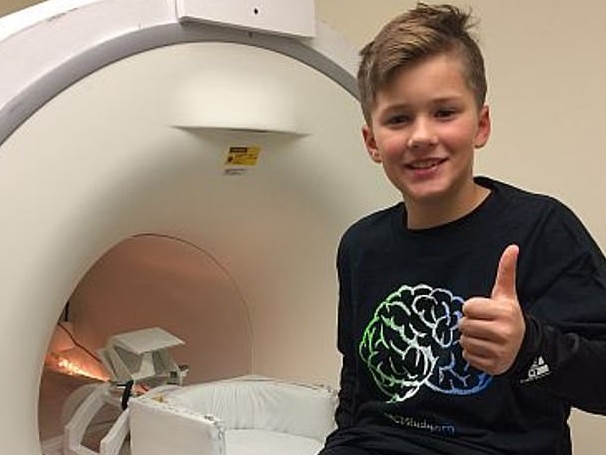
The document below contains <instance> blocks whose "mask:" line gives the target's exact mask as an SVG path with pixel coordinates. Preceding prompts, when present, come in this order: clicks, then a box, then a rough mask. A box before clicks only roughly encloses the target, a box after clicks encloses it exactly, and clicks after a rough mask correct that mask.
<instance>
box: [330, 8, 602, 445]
mask: <svg viewBox="0 0 606 455" xmlns="http://www.w3.org/2000/svg"><path fill="white" fill-rule="evenodd" d="M470 27H471V25H470V17H469V14H467V13H465V12H463V11H461V10H459V9H457V8H455V7H453V6H449V5H442V6H429V5H425V4H419V5H417V7H416V8H414V9H413V10H411V11H409V12H407V13H405V14H403V15H401V16H399V17H397V18H395V19H394V20H393V21H392V22H390V23H389V24H387V25H386V26H385V27H384V28H383V30H382V31H381V32H380V33H379V34H378V35H377V37H376V38H375V40H374V41H373V42H371V43H370V44H368V45H367V46H366V47H365V48H364V49H363V50H362V52H361V56H362V61H361V64H360V69H359V72H358V83H359V88H360V95H361V104H362V110H363V113H364V117H365V121H366V125H365V126H364V127H363V137H364V142H365V144H366V148H367V150H368V153H369V155H370V158H371V159H372V160H373V161H374V162H376V163H380V164H381V165H382V166H383V169H384V172H385V174H386V176H387V178H389V180H390V181H391V182H392V183H393V185H394V186H395V187H396V188H397V189H398V190H399V191H400V192H401V193H402V197H403V203H400V204H398V205H396V206H394V207H391V208H388V209H385V210H382V211H379V212H377V213H374V214H371V215H369V216H367V217H365V218H363V219H362V220H360V221H358V222H357V223H355V224H354V225H353V226H352V227H350V229H349V230H348V231H347V232H346V233H345V234H344V236H343V238H342V240H341V244H340V245H339V251H338V258H337V269H338V274H339V283H340V295H339V330H338V347H339V350H340V352H341V354H342V356H343V365H342V372H341V387H340V404H339V407H338V409H337V412H336V421H337V425H338V428H337V430H336V431H335V432H334V433H333V434H331V435H330V436H329V438H328V439H327V442H326V447H325V448H324V449H323V450H322V452H321V454H322V455H356V454H358V455H369V454H373V455H377V454H379V455H396V454H398V455H425V454H426V455H429V454H431V455H435V454H445V455H446V454H448V455H450V454H464V455H479V454H493V455H494V454H520V455H522V454H523V455H535V454H536V455H539V454H541V455H559V454H567V455H569V454H571V442H570V435H569V429H568V425H567V418H568V415H569V412H570V408H571V406H576V407H578V408H580V409H584V410H586V411H589V412H594V413H600V414H604V413H606V387H605V386H603V382H604V381H603V377H604V374H605V373H606V265H605V259H604V257H603V255H602V253H601V252H600V250H599V248H598V247H597V245H596V244H595V242H594V241H593V240H592V239H591V237H590V235H589V234H588V233H587V231H586V230H585V229H584V227H583V226H582V224H581V223H580V221H579V220H578V219H577V218H576V217H575V215H574V214H573V213H572V212H571V211H570V210H569V209H567V208H566V207H565V206H564V205H562V204H561V203H559V202H558V201H556V200H554V199H553V198H550V197H547V196H541V195H535V194H531V193H528V192H525V191H523V190H520V189H517V188H514V187H511V186H509V185H507V184H504V183H500V182H497V181H494V180H491V179H488V178H482V177H474V176H473V158H474V152H475V149H477V148H480V147H482V146H484V145H485V144H486V142H487V140H488V137H489V135H490V117H489V111H488V107H487V106H485V104H484V102H485V95H486V80H485V74H484V64H483V58H482V55H481V52H480V50H479V48H478V46H477V44H476V42H475V41H474V40H473V38H471V36H470V35H469V32H468V29H469V28H470ZM497 264H498V265H497ZM481 296H484V297H481Z"/></svg>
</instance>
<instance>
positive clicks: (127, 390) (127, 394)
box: [122, 379, 135, 411]
mask: <svg viewBox="0 0 606 455" xmlns="http://www.w3.org/2000/svg"><path fill="white" fill-rule="evenodd" d="M134 385H135V381H133V380H132V379H131V380H130V381H127V382H126V384H124V392H123V393H122V410H123V411H124V410H125V409H126V408H128V400H129V399H130V395H131V392H132V390H133V386H134Z"/></svg>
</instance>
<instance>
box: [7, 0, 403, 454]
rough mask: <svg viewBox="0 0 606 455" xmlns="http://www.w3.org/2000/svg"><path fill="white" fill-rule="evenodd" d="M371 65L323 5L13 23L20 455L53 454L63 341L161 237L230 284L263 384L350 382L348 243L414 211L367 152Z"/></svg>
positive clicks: (166, 6)
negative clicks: (49, 400) (45, 434)
mask: <svg viewBox="0 0 606 455" xmlns="http://www.w3.org/2000/svg"><path fill="white" fill-rule="evenodd" d="M204 4H206V5H207V6H205V7H204V8H201V5H204ZM297 8H299V9H297ZM355 59H356V55H355V53H354V52H352V51H351V49H350V48H349V47H348V46H347V45H346V44H345V43H344V42H343V41H342V40H341V39H340V38H338V37H337V36H336V35H335V34H334V33H332V32H331V31H330V30H328V29H327V28H326V27H324V26H323V25H322V24H315V21H314V9H313V3H312V2H301V1H290V2H285V1H284V0H277V1H269V0H260V1H258V2H254V1H232V2H228V1H222V2H201V1H186V0H185V1H174V0H98V1H91V0H71V1H70V0H55V1H53V0H50V1H47V2H43V3H41V4H39V5H36V6H33V7H30V8H28V9H25V10H23V11H21V12H18V13H15V14H12V15H9V16H7V17H5V18H2V20H1V21H0V61H2V62H3V63H2V73H1V78H0V213H1V216H2V225H1V227H0V232H1V234H0V251H1V254H0V257H1V259H0V261H1V262H0V264H1V265H0V269H1V272H2V286H1V287H0V305H1V308H2V318H1V321H0V324H1V325H2V326H1V329H0V333H2V337H3V342H2V343H1V347H0V358H1V359H2V361H3V362H4V365H5V374H3V375H2V378H1V379H0V380H1V381H2V389H3V390H4V404H3V406H2V407H1V409H0V425H1V426H2V428H3V434H4V435H5V436H4V437H3V438H1V439H0V453H3V454H11V455H34V454H39V453H40V452H41V449H40V444H39V434H38V422H37V406H38V391H39V385H40V378H41V374H42V365H43V359H44V356H45V353H46V350H47V345H48V343H49V340H50V338H51V334H52V333H53V330H54V327H55V323H56V321H57V319H58V318H59V315H60V314H61V312H62V310H63V308H64V306H65V302H67V301H68V300H69V299H70V296H71V295H72V294H73V292H74V289H76V288H77V286H78V283H79V282H80V280H82V278H83V277H84V276H85V275H86V273H87V271H89V270H90V269H91V267H93V265H95V264H96V263H97V262H98V260H99V259H100V258H102V257H103V256H104V255H105V254H106V253H107V252H108V251H110V250H112V248H114V247H116V245H119V244H121V243H122V242H124V241H127V240H129V239H136V238H139V237H140V236H142V235H147V236H149V235H151V236H154V235H157V236H161V237H162V236H163V237H166V238H173V239H178V240H180V241H182V242H185V243H186V244H188V245H191V246H193V247H195V248H197V249H199V250H200V251H204V252H205V253H207V255H208V256H209V257H212V259H213V263H215V264H216V265H217V267H220V268H221V270H224V271H226V273H228V274H229V277H230V279H231V280H232V281H233V283H235V284H234V286H236V287H237V289H238V293H239V295H240V296H241V298H242V301H243V302H245V304H246V311H247V314H248V316H249V320H250V340H251V341H250V343H251V345H250V350H251V358H250V368H249V369H250V371H249V372H251V373H259V374H267V375H272V376H280V377H287V378H297V379H301V380H309V381H320V382H334V381H335V380H336V379H335V378H336V377H337V371H338V359H337V358H336V354H335V353H334V325H335V296H336V284H335V276H334V275H335V274H334V270H333V268H334V267H333V264H334V252H335V248H336V244H337V241H338V238H339V236H340V234H341V232H342V231H343V229H344V228H345V227H346V226H347V225H348V224H349V223H351V222H352V221H353V220H354V219H356V218H357V217H359V216H360V215H362V214H363V213H365V212H367V211H369V210H371V209H374V208H377V207H379V206H382V205H385V204H386V203H390V202H391V201H392V200H394V199H395V198H396V195H395V194H393V193H392V191H391V189H390V188H389V186H388V185H387V184H386V183H384V181H383V179H382V178H381V177H380V176H379V172H380V171H379V170H378V169H376V168H375V167H374V166H372V164H371V163H370V162H369V160H368V159H367V158H366V154H365V152H364V151H363V150H362V148H361V147H362V144H361V140H360V138H359V134H358V131H359V127H360V124H361V117H360V114H359V110H358V106H357V102H356V96H355V80H354V77H353V76H352V73H353V71H354V68H355ZM173 291H174V292H178V289H177V290H173ZM122 311H123V315H124V317H127V316H128V314H129V313H128V311H126V310H125V309H124V308H123V309H122ZM133 317H135V316H133ZM183 319H189V317H184V318H183ZM190 322H191V321H190ZM185 342H186V343H188V340H187V339H185ZM96 347H99V346H91V348H96ZM312 353H313V355H312ZM301 359H305V361H304V362H301ZM9 371H10V373H8V372H9Z"/></svg>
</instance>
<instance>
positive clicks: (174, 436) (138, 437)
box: [129, 397, 225, 455]
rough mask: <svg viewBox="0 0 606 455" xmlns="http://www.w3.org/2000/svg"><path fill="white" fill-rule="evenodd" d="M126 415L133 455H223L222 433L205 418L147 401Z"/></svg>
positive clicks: (137, 401) (132, 405) (137, 402)
mask: <svg viewBox="0 0 606 455" xmlns="http://www.w3.org/2000/svg"><path fill="white" fill-rule="evenodd" d="M129 411H130V433H131V454H132V455H168V454H179V455H188V454H192V455H193V454H216V455H218V454H224V453H225V439H224V433H223V429H222V427H221V425H220V424H218V423H217V422H216V421H214V420H213V419H212V418H210V417H208V416H203V415H200V414H198V413H195V412H192V411H190V410H187V409H179V408H176V407H174V406H170V405H168V404H166V403H160V402H158V401H156V400H154V399H150V398H146V397H141V398H138V399H134V400H130V402H129Z"/></svg>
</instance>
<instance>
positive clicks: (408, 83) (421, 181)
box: [363, 53, 490, 207]
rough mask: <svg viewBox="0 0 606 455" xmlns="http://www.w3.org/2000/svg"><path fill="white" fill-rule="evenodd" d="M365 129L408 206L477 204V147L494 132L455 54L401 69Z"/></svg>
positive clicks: (368, 145)
mask: <svg viewBox="0 0 606 455" xmlns="http://www.w3.org/2000/svg"><path fill="white" fill-rule="evenodd" d="M371 117H372V122H371V125H366V126H365V127H364V128H363V135H364V142H365V144H366V148H367V150H368V152H369V154H370V157H371V159H372V160H373V161H375V162H377V163H382V165H383V168H384V171H385V174H386V175H387V177H388V178H389V180H390V181H391V182H392V183H393V184H394V185H395V187H396V188H398V189H399V190H400V192H401V193H402V195H403V197H404V201H405V202H406V203H407V206H413V207H423V204H424V203H426V202H429V203H431V202H436V201H438V202H439V201H441V202H446V203H449V204H450V203H452V204H457V205H458V206H460V207H463V206H466V205H468V204H472V201H468V200H465V199H466V198H471V197H473V196H472V194H473V191H472V190H473V187H474V182H473V157H474V149H475V148H478V147H482V146H483V145H484V144H485V143H486V141H487V140H488V136H489V135H490V118H489V115H488V108H487V107H486V106H484V107H481V108H478V106H477V104H476V101H475V98H474V93H473V92H472V90H471V89H470V88H469V86H468V85H467V83H466V82H465V79H464V77H463V72H462V63H461V60H460V58H459V57H457V55H456V54H448V53H445V54H438V55H436V56H432V57H429V58H427V59H425V60H422V61H420V62H419V63H417V64H416V65H414V66H412V67H410V68H406V69H403V70H400V72H399V73H396V74H395V76H394V77H393V80H392V82H391V83H390V84H388V85H387V86H386V87H384V88H383V89H381V90H380V91H379V92H378V93H377V97H376V103H375V106H374V108H373V110H372V113H371Z"/></svg>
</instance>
